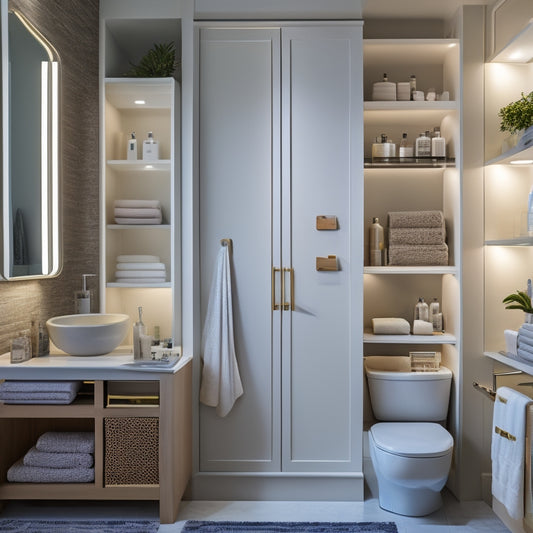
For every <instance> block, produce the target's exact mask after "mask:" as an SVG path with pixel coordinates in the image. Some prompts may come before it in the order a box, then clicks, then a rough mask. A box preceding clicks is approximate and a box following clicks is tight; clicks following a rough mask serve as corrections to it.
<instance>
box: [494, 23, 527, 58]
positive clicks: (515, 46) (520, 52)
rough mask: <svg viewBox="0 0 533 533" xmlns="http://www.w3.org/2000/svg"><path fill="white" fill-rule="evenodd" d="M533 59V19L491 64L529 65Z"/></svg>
mask: <svg viewBox="0 0 533 533" xmlns="http://www.w3.org/2000/svg"><path fill="white" fill-rule="evenodd" d="M532 58H533V19H530V20H529V22H528V23H527V25H526V26H525V27H524V29H523V30H522V31H521V32H520V33H518V34H517V35H516V36H515V37H514V38H513V39H512V40H511V41H510V42H509V43H508V44H507V45H506V46H505V47H504V48H503V49H502V50H500V51H499V52H498V53H497V54H496V55H495V56H494V57H493V58H492V59H491V63H528V62H529V61H531V59H532Z"/></svg>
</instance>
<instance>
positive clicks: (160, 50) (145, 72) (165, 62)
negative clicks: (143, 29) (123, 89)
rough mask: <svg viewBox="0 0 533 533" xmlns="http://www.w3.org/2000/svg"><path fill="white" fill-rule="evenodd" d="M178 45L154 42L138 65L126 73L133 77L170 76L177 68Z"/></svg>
mask: <svg viewBox="0 0 533 533" xmlns="http://www.w3.org/2000/svg"><path fill="white" fill-rule="evenodd" d="M176 66H177V65H176V47H175V45H174V43H173V42H170V43H166V44H163V43H162V44H154V47H153V48H151V49H150V50H148V52H147V53H146V54H145V55H144V56H143V57H142V58H141V60H140V61H139V64H138V65H134V64H133V63H132V68H131V69H130V70H129V72H128V73H127V74H126V76H130V77H133V78H168V77H171V76H173V75H174V71H175V70H176Z"/></svg>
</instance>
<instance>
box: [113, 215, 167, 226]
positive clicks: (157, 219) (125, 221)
mask: <svg viewBox="0 0 533 533" xmlns="http://www.w3.org/2000/svg"><path fill="white" fill-rule="evenodd" d="M162 221H163V217H162V216H161V215H159V216H158V217H153V218H123V217H115V223H116V224H125V225H133V224H136V225H140V224H144V225H152V226H153V225H157V224H161V222H162Z"/></svg>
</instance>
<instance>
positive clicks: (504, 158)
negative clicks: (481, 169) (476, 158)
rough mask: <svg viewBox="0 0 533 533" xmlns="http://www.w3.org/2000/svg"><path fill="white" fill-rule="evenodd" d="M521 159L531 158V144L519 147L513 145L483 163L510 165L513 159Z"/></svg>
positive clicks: (532, 147)
mask: <svg viewBox="0 0 533 533" xmlns="http://www.w3.org/2000/svg"><path fill="white" fill-rule="evenodd" d="M523 159H530V160H533V146H530V147H528V148H526V149H525V150H523V149H521V148H520V146H515V147H514V148H511V149H510V150H507V152H505V153H503V154H501V155H499V156H498V157H495V158H494V159H491V160H489V161H487V162H486V163H485V165H510V164H511V163H512V162H513V161H520V160H523Z"/></svg>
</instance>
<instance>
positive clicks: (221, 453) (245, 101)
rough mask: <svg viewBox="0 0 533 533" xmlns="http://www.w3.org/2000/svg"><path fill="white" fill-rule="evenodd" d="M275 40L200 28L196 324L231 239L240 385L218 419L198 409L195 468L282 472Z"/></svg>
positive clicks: (269, 35)
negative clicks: (274, 286)
mask: <svg viewBox="0 0 533 533" xmlns="http://www.w3.org/2000/svg"><path fill="white" fill-rule="evenodd" d="M279 42H280V37H279V29H273V30H272V29H235V28H233V29H213V28H202V29H200V40H199V46H200V50H199V52H200V60H199V63H200V73H199V88H200V100H199V108H200V109H199V136H200V138H199V174H200V262H201V311H202V324H203V321H204V318H205V313H206V310H207V302H208V296H209V289H210V285H211V279H212V273H213V270H214V268H215V259H216V256H217V253H218V250H219V249H220V239H222V238H230V239H232V241H233V257H232V267H233V320H234V328H235V348H236V354H237V360H238V364H239V370H240V374H241V379H242V383H243V388H244V394H243V396H241V397H240V398H239V399H238V400H237V402H236V403H235V405H234V407H233V409H232V411H231V412H230V413H229V415H228V416H226V417H225V418H219V417H218V416H217V415H216V414H215V411H214V409H213V408H210V407H205V406H203V405H202V406H201V408H200V469H201V470H203V471H220V470H225V471H228V470H229V471H272V470H274V471H279V469H280V467H281V466H280V465H281V459H280V455H281V452H280V441H281V435H280V340H279V339H280V325H279V322H280V316H279V313H278V314H277V322H276V321H275V320H273V315H272V311H271V305H272V303H271V302H272V293H271V279H272V275H271V272H272V266H273V265H274V264H279V245H278V246H277V248H276V247H275V246H274V244H273V243H274V242H279V222H278V221H279V180H280V162H279V146H280V118H279V117H280V108H279V105H280V103H279V102H280V94H279V82H280V80H279V73H280V56H279ZM274 210H275V211H276V212H277V214H276V216H275V217H273V211H274ZM275 318H276V317H274V319H275Z"/></svg>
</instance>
